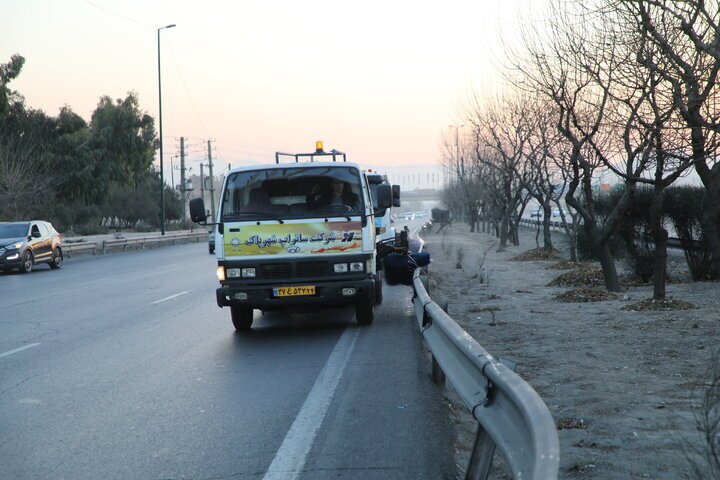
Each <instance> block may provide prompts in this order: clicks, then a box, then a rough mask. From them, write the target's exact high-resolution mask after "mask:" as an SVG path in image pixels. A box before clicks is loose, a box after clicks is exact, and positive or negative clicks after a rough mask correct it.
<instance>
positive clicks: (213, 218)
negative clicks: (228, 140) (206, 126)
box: [207, 140, 215, 222]
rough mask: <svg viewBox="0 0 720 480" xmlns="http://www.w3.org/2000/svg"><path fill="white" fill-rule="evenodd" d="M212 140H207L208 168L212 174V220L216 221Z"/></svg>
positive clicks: (210, 174)
mask: <svg viewBox="0 0 720 480" xmlns="http://www.w3.org/2000/svg"><path fill="white" fill-rule="evenodd" d="M210 142H211V140H208V141H207V145H208V170H209V176H210V188H209V190H210V213H211V215H212V221H213V222H215V188H214V186H213V162H212V146H211V145H210Z"/></svg>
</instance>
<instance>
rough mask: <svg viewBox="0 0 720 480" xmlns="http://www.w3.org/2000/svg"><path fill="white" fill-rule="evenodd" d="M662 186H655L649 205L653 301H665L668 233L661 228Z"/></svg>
mask: <svg viewBox="0 0 720 480" xmlns="http://www.w3.org/2000/svg"><path fill="white" fill-rule="evenodd" d="M662 208H663V186H662V185H655V191H654V195H653V201H652V204H651V205H650V231H651V232H652V236H653V240H654V241H655V256H654V258H653V300H665V275H666V271H667V238H668V232H667V230H665V229H664V228H663V226H662Z"/></svg>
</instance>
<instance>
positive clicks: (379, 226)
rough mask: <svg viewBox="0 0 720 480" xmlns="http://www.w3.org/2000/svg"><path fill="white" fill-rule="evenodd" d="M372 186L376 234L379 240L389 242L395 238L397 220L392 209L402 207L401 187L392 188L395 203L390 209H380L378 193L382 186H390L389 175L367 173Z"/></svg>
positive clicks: (394, 186) (369, 171)
mask: <svg viewBox="0 0 720 480" xmlns="http://www.w3.org/2000/svg"><path fill="white" fill-rule="evenodd" d="M365 174H366V176H367V180H368V184H369V185H370V194H371V196H372V198H373V208H374V212H373V213H374V214H375V232H376V234H377V236H378V239H379V240H389V239H393V238H395V235H396V233H397V232H396V231H395V220H394V219H393V214H392V207H399V206H400V186H399V185H393V186H392V194H393V202H392V205H391V206H390V207H388V208H380V207H379V206H377V191H378V187H379V186H380V185H388V186H389V185H390V182H389V181H388V178H387V175H383V174H380V173H377V172H373V171H372V170H368V171H366V172H365Z"/></svg>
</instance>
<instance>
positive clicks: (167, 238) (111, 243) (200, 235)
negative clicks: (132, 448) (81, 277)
mask: <svg viewBox="0 0 720 480" xmlns="http://www.w3.org/2000/svg"><path fill="white" fill-rule="evenodd" d="M207 236H208V232H206V231H197V232H189V233H188V232H183V233H168V234H167V235H164V236H158V235H153V236H147V237H136V238H118V239H114V240H103V241H102V242H80V243H63V245H62V249H63V252H64V253H65V254H67V256H68V257H71V256H72V254H73V253H79V252H87V251H90V250H92V254H93V255H105V254H106V253H107V252H108V250H111V249H116V248H122V249H123V251H125V250H127V247H128V246H133V245H140V248H145V245H147V244H159V243H166V242H172V244H173V245H174V244H175V242H176V241H177V240H191V239H195V240H202V239H206V238H207Z"/></svg>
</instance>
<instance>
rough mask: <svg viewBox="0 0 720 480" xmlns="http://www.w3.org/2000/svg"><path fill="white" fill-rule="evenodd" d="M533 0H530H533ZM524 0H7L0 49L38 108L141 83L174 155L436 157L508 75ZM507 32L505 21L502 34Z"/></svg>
mask: <svg viewBox="0 0 720 480" xmlns="http://www.w3.org/2000/svg"><path fill="white" fill-rule="evenodd" d="M526 1H527V0H526ZM522 3H525V2H523V1H522V0H484V1H483V0H446V1H443V2H426V1H419V0H418V1H390V0H385V1H375V0H367V1H363V2H342V1H337V0H336V1H314V0H303V1H274V2H268V1H244V0H238V1H219V0H206V1H205V2H197V1H193V2H189V1H165V0H141V1H138V0H124V1H120V0H0V11H2V12H3V19H2V22H1V23H2V28H1V29H0V63H6V62H7V61H8V60H9V59H10V56H11V55H13V54H15V53H17V54H20V55H22V56H24V57H25V59H26V62H25V66H24V68H23V71H22V73H21V75H20V77H18V78H17V79H16V80H15V81H13V82H12V83H11V84H10V87H11V88H12V89H14V90H17V91H19V92H20V93H21V94H22V95H23V96H24V97H25V100H26V104H27V105H28V106H30V107H32V108H37V109H41V110H43V111H45V112H46V113H47V114H49V115H56V114H57V113H58V111H59V109H60V108H61V107H62V106H64V105H69V106H70V107H71V108H72V109H73V111H75V112H76V113H78V114H79V115H81V116H82V117H83V118H85V119H86V120H89V118H90V115H91V113H92V111H93V110H94V109H95V107H96V105H97V103H98V100H99V98H100V97H101V96H102V95H109V96H111V97H113V98H124V97H125V96H126V94H127V92H129V91H135V92H137V93H138V94H139V98H140V105H141V108H142V109H143V110H145V111H146V112H147V113H149V114H150V115H152V116H153V117H155V118H156V119H157V114H158V71H157V62H158V51H157V28H158V27H161V26H164V25H168V24H176V25H177V26H176V27H175V28H171V29H166V30H162V31H161V32H160V34H161V46H160V54H161V68H162V99H163V144H164V151H165V162H166V163H167V162H169V158H170V157H174V156H176V155H177V153H178V151H179V140H178V139H179V137H181V136H184V137H186V138H188V143H189V145H190V151H189V160H190V161H191V162H196V163H199V161H200V160H201V158H202V156H203V155H205V153H204V150H205V146H206V141H207V140H208V139H211V140H213V157H214V158H215V159H217V161H218V163H220V164H222V165H225V166H226V165H227V164H228V163H231V164H232V165H233V167H236V166H240V165H243V164H248V163H266V162H274V152H275V151H278V150H279V151H287V152H307V151H312V150H314V145H315V141H316V140H322V141H323V142H324V145H325V149H326V150H329V149H332V148H335V149H338V150H341V151H344V152H346V153H347V155H348V160H349V161H355V162H358V163H361V164H367V165H373V166H402V165H405V166H408V167H409V166H411V165H417V164H423V165H425V164H439V163H440V161H441V155H442V152H441V148H440V146H441V144H442V138H443V136H447V134H448V131H449V125H451V124H459V123H460V122H461V119H460V117H461V104H462V99H463V98H465V97H466V96H467V95H468V93H469V92H470V91H471V90H472V89H478V88H488V85H490V86H491V85H492V84H493V83H494V82H500V81H501V80H500V76H499V75H498V74H497V72H496V65H497V64H498V62H499V61H500V60H501V59H502V49H503V38H505V40H504V41H505V42H507V41H508V38H509V37H510V36H512V32H513V30H514V26H515V25H516V23H517V20H516V19H517V17H518V15H519V11H520V10H519V9H520V8H521V7H520V5H521V4H522ZM508 32H510V34H508Z"/></svg>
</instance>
